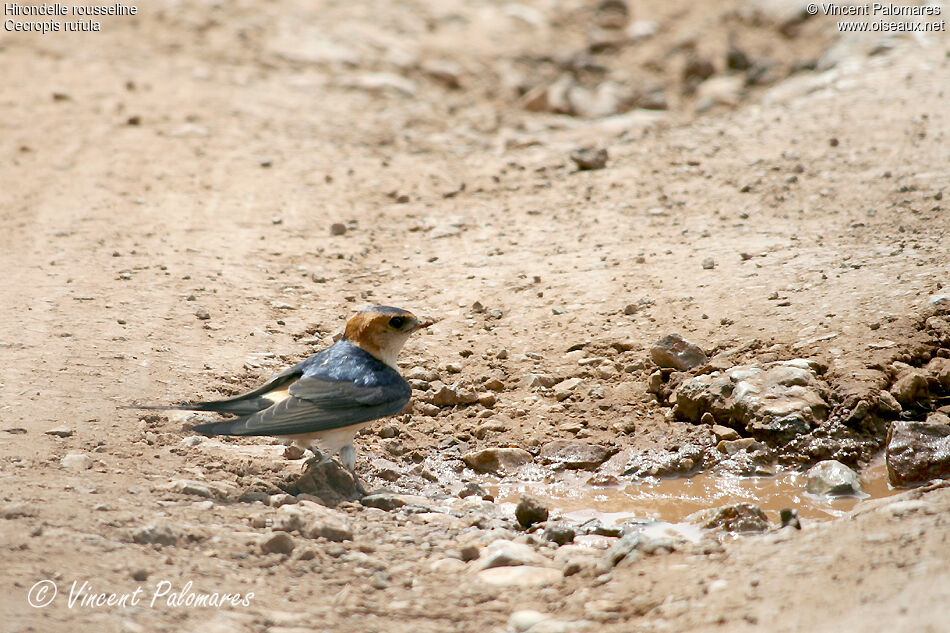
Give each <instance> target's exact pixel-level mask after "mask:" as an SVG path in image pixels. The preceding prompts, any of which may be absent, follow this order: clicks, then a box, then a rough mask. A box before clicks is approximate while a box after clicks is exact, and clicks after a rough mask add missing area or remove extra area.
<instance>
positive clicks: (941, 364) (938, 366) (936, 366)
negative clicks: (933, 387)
mask: <svg viewBox="0 0 950 633" xmlns="http://www.w3.org/2000/svg"><path fill="white" fill-rule="evenodd" d="M926 369H927V372H929V373H930V375H931V376H933V378H934V379H935V380H936V381H937V382H938V383H940V386H942V387H943V388H944V389H946V390H950V358H941V357H939V356H938V357H936V358H933V359H931V361H930V362H929V363H927V368H926Z"/></svg>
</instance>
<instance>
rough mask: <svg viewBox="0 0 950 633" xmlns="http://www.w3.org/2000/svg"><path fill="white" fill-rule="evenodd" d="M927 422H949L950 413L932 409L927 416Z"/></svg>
mask: <svg viewBox="0 0 950 633" xmlns="http://www.w3.org/2000/svg"><path fill="white" fill-rule="evenodd" d="M927 424H950V415H947V414H946V413H942V412H940V411H934V412H933V413H931V414H930V415H928V416H927Z"/></svg>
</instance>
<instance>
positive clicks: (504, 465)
mask: <svg viewBox="0 0 950 633" xmlns="http://www.w3.org/2000/svg"><path fill="white" fill-rule="evenodd" d="M531 460H532V457H531V453H529V452H528V451H526V450H524V449H521V448H486V449H483V450H480V451H472V452H470V453H466V454H465V455H462V461H463V462H465V465H466V466H468V467H469V468H471V469H472V470H476V471H478V472H480V473H496V474H504V473H506V472H510V471H513V470H517V468H518V467H519V466H523V465H524V464H527V463H528V462H530V461H531Z"/></svg>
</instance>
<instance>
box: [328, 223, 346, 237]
mask: <svg viewBox="0 0 950 633" xmlns="http://www.w3.org/2000/svg"><path fill="white" fill-rule="evenodd" d="M330 235H346V225H345V224H343V223H342V222H334V223H333V224H331V225H330Z"/></svg>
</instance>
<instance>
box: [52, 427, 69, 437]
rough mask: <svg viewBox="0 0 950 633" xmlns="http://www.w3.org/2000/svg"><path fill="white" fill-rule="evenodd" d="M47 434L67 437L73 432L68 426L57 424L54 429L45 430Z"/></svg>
mask: <svg viewBox="0 0 950 633" xmlns="http://www.w3.org/2000/svg"><path fill="white" fill-rule="evenodd" d="M45 433H46V434H47V435H54V436H56V437H69V436H71V435H72V434H73V430H72V429H71V428H69V427H68V426H57V427H56V428H54V429H50V430H49V431H45Z"/></svg>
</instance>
